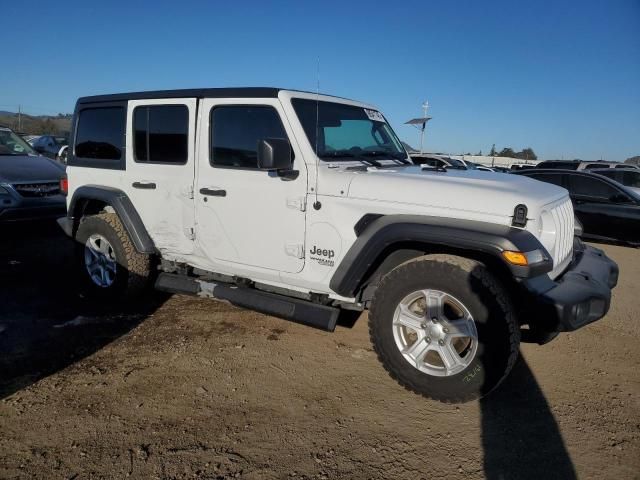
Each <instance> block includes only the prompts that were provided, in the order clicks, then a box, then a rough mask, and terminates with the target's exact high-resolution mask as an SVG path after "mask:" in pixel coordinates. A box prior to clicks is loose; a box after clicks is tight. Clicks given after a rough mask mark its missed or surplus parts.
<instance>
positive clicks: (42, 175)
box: [0, 127, 67, 223]
mask: <svg viewBox="0 0 640 480" xmlns="http://www.w3.org/2000/svg"><path fill="white" fill-rule="evenodd" d="M64 178H65V172H64V167H63V166H61V165H60V164H59V163H56V162H54V161H53V160H51V159H49V158H45V157H43V156H41V155H38V154H37V153H36V152H35V151H34V150H33V149H32V148H31V146H30V145H29V144H28V143H27V142H25V141H24V140H23V139H22V138H21V137H19V136H18V135H16V134H15V133H14V132H13V131H11V129H9V128H2V127H0V223H4V222H9V221H17V220H36V219H47V218H51V219H54V218H58V217H60V215H64V214H65V213H66V211H67V209H66V204H65V198H64V196H63V195H62V192H61V188H62V186H63V185H62V182H63V179H64Z"/></svg>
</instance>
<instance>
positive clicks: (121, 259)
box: [75, 213, 152, 300]
mask: <svg viewBox="0 0 640 480" xmlns="http://www.w3.org/2000/svg"><path fill="white" fill-rule="evenodd" d="M93 234H100V235H102V236H103V237H105V238H106V239H107V240H108V241H109V243H110V244H111V246H112V247H113V250H114V251H115V256H116V262H117V266H116V276H115V281H114V282H113V284H112V285H111V286H109V287H99V286H98V285H96V284H95V283H93V281H92V280H91V278H90V277H89V274H88V273H87V270H86V266H85V260H84V250H85V244H86V242H87V239H88V238H89V237H90V236H91V235H93ZM75 240H76V265H77V269H78V273H79V278H80V281H81V288H82V290H83V292H84V293H86V294H88V295H90V296H95V297H100V298H104V299H107V298H108V299H114V300H115V299H122V300H129V299H132V298H134V297H136V296H139V295H140V294H142V293H143V292H144V291H145V290H146V289H147V287H148V286H149V284H150V283H151V279H152V278H151V277H152V258H151V255H146V254H143V253H139V252H138V251H137V250H136V248H135V246H134V245H133V243H132V242H131V239H130V238H129V235H128V233H127V231H126V230H125V228H124V226H123V225H122V222H121V221H120V219H119V218H118V216H117V215H116V214H115V213H100V214H98V215H90V216H86V217H83V218H82V219H81V220H80V224H79V225H78V230H77V232H76V235H75Z"/></svg>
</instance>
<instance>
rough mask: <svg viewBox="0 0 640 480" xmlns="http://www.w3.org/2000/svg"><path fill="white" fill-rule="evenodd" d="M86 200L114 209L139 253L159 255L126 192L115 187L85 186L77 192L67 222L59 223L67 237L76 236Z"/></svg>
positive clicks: (70, 203)
mask: <svg viewBox="0 0 640 480" xmlns="http://www.w3.org/2000/svg"><path fill="white" fill-rule="evenodd" d="M86 200H99V201H101V202H104V203H105V204H107V205H109V206H110V207H111V208H113V210H114V211H115V213H116V215H118V218H120V221H121V222H122V225H124V228H125V230H126V231H127V233H128V234H129V238H131V241H132V242H133V245H134V246H135V247H136V250H137V251H138V252H140V253H146V254H154V253H157V250H156V247H155V245H154V243H153V240H152V239H151V236H150V235H149V232H148V231H147V229H146V228H145V226H144V223H143V222H142V219H141V218H140V215H139V214H138V211H137V210H136V208H135V207H134V206H133V203H132V202H131V199H130V198H129V197H128V196H127V194H126V193H125V192H123V191H122V190H119V189H117V188H113V187H107V186H103V185H84V186H82V187H79V188H77V189H76V190H75V192H74V193H73V197H71V201H70V202H69V209H68V213H67V218H66V219H63V220H66V221H63V222H59V223H61V226H62V228H63V229H64V230H65V232H66V233H67V235H69V236H74V235H75V231H76V230H77V228H78V222H79V221H80V218H81V216H82V204H83V202H84V201H86Z"/></svg>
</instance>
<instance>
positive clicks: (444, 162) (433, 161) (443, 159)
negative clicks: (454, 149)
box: [411, 154, 467, 170]
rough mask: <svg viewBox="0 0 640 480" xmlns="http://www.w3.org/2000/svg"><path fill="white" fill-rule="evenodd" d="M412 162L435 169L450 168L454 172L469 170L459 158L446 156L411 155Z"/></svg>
mask: <svg viewBox="0 0 640 480" xmlns="http://www.w3.org/2000/svg"><path fill="white" fill-rule="evenodd" d="M411 160H413V163H415V164H416V165H428V166H430V167H433V168H448V169H453V170H467V166H466V165H465V164H464V162H462V160H458V159H457V158H451V157H447V156H446V155H420V154H418V155H411Z"/></svg>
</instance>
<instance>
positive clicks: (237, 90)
mask: <svg viewBox="0 0 640 480" xmlns="http://www.w3.org/2000/svg"><path fill="white" fill-rule="evenodd" d="M282 90H287V91H292V92H301V93H315V92H305V91H303V90H293V89H288V88H275V87H234V88H187V89H178V90H152V91H148V92H128V93H113V94H109V95H93V96H89V97H80V98H79V99H78V103H96V102H119V101H127V100H152V99H155V98H194V97H195V98H277V97H278V93H280V91H282ZM321 95H324V96H333V95H326V94H324V93H322V94H321ZM334 98H340V97H334Z"/></svg>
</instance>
